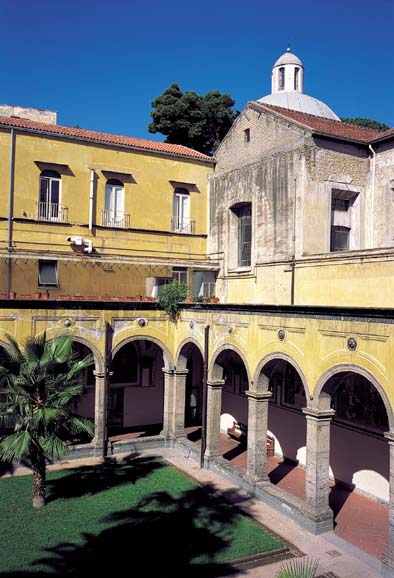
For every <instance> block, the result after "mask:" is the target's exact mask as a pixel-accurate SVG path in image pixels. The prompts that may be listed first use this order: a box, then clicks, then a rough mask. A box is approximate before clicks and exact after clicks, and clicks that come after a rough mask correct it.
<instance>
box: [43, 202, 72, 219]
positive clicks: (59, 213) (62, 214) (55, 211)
mask: <svg viewBox="0 0 394 578" xmlns="http://www.w3.org/2000/svg"><path fill="white" fill-rule="evenodd" d="M36 205H37V220H38V221H54V222H57V223H67V219H68V208H67V207H65V206H64V205H60V204H59V203H42V202H38V203H36Z"/></svg>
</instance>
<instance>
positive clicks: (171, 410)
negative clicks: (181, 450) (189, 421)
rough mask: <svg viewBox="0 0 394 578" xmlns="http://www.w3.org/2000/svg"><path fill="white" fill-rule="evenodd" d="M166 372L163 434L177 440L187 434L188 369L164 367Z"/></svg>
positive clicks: (168, 438) (167, 437)
mask: <svg viewBox="0 0 394 578" xmlns="http://www.w3.org/2000/svg"><path fill="white" fill-rule="evenodd" d="M163 373H164V414H163V430H162V432H161V433H162V435H164V437H165V438H166V439H167V440H175V438H177V437H181V436H183V435H185V398H186V376H187V374H188V373H189V370H188V369H184V370H176V369H173V368H171V369H166V368H163Z"/></svg>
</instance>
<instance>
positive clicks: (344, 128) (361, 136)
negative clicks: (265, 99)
mask: <svg viewBox="0 0 394 578" xmlns="http://www.w3.org/2000/svg"><path fill="white" fill-rule="evenodd" d="M257 104H258V105H259V106H262V107H264V108H268V109H269V110H273V111H275V112H278V113H280V114H282V115H283V116H287V117H288V118H291V119H293V120H296V121H297V122H299V123H301V124H303V125H304V126H306V127H308V128H310V129H312V130H316V131H319V132H323V133H326V134H332V135H335V136H338V137H343V138H348V139H352V140H358V141H363V142H368V141H371V140H374V139H375V138H378V137H380V136H382V134H385V133H382V132H380V131H377V130H374V129H371V128H365V127H362V126H357V125H355V124H350V123H347V122H341V121H340V120H331V119H329V118H323V117H321V116H314V115H312V114H306V113H305V112H298V111H296V110H288V109H287V108H281V107H279V106H274V105H272V104H263V103H260V102H259V103H257ZM392 130H394V129H392ZM386 132H388V131H386Z"/></svg>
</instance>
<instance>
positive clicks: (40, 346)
mask: <svg viewBox="0 0 394 578" xmlns="http://www.w3.org/2000/svg"><path fill="white" fill-rule="evenodd" d="M45 342H46V334H45V332H44V333H43V335H38V336H37V337H27V338H26V339H25V341H24V344H23V345H24V347H23V349H24V353H25V358H26V360H27V361H28V362H29V363H40V361H41V358H42V356H43V354H44V351H45Z"/></svg>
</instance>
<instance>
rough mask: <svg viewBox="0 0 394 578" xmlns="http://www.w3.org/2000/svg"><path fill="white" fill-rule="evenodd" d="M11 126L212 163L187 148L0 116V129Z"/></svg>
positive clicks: (208, 158) (207, 158) (205, 156)
mask: <svg viewBox="0 0 394 578" xmlns="http://www.w3.org/2000/svg"><path fill="white" fill-rule="evenodd" d="M2 125H3V126H12V127H15V128H21V129H24V128H25V129H29V130H33V131H37V132H46V133H52V134H54V135H56V134H57V135H59V136H65V137H68V138H73V137H74V138H81V139H86V140H91V141H96V142H97V141H98V142H102V143H107V144H113V145H123V146H128V147H131V148H137V149H146V150H148V151H154V152H162V153H167V154H171V155H176V156H181V157H190V158H195V159H202V160H207V161H212V162H213V161H214V159H213V158H212V157H209V156H207V155H204V154H203V153H200V152H198V151H195V150H193V149H190V148H188V147H185V146H182V145H177V144H171V143H165V142H157V141H151V140H146V139H142V138H136V137H131V136H120V135H116V134H108V133H105V132H97V131H94V130H86V129H82V128H74V127H70V126H61V125H59V124H49V123H46V122H37V121H33V120H27V119H24V118H15V117H9V116H1V115H0V127H1V126H2Z"/></svg>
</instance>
